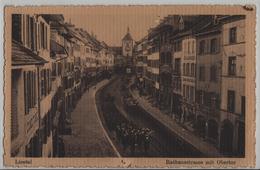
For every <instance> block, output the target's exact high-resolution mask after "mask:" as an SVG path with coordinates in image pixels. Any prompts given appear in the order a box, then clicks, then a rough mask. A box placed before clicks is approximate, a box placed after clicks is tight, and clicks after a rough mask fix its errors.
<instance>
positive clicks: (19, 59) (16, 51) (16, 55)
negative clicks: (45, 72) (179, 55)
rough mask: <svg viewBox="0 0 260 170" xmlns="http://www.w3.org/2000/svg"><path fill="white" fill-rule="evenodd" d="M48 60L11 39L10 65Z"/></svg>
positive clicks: (32, 63) (39, 62)
mask: <svg viewBox="0 0 260 170" xmlns="http://www.w3.org/2000/svg"><path fill="white" fill-rule="evenodd" d="M47 62H48V61H46V60H44V59H43V58H41V57H40V56H38V55H36V54H35V53H33V52H32V51H31V50H30V49H27V48H25V47H23V46H22V45H21V44H20V43H19V42H17V41H14V40H13V41H12V65H14V66H15V65H34V64H44V63H47Z"/></svg>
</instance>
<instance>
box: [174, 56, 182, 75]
mask: <svg viewBox="0 0 260 170" xmlns="http://www.w3.org/2000/svg"><path fill="white" fill-rule="evenodd" d="M174 64H175V72H176V73H177V74H180V73H181V68H180V64H181V61H180V59H175V63H174Z"/></svg>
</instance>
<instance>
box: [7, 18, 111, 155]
mask: <svg viewBox="0 0 260 170" xmlns="http://www.w3.org/2000/svg"><path fill="white" fill-rule="evenodd" d="M10 43H11V44H12V56H11V58H12V73H11V76H12V80H11V81H12V82H11V139H10V140H11V156H13V157H14V156H22V157H56V156H59V155H58V154H59V153H58V150H59V148H58V146H61V145H59V142H60V138H59V135H63V134H68V133H70V127H69V125H70V123H71V120H70V118H71V111H72V110H73V107H74V106H75V104H76V102H77V99H79V97H80V96H81V94H82V92H83V91H84V89H86V87H87V86H88V85H89V83H91V82H93V81H97V80H98V79H100V78H101V76H103V75H104V73H107V72H111V71H112V70H113V65H114V53H113V51H112V49H111V48H110V47H109V46H108V45H107V44H106V43H105V42H101V41H98V40H97V38H96V36H94V35H91V34H89V33H88V32H87V31H85V30H83V29H79V28H76V27H75V26H74V25H73V24H71V23H68V22H65V20H64V17H63V15H59V14H55V15H31V14H30V15H29V14H13V15H12V42H10Z"/></svg>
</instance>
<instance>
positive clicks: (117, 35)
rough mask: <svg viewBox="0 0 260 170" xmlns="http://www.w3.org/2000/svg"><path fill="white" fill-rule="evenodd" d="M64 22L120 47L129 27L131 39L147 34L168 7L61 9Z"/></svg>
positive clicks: (168, 12) (167, 11)
mask: <svg viewBox="0 0 260 170" xmlns="http://www.w3.org/2000/svg"><path fill="white" fill-rule="evenodd" d="M65 11H66V13H64V14H63V15H64V18H65V21H67V22H68V21H71V23H72V24H74V25H75V26H76V27H78V28H82V29H85V30H87V31H88V32H89V33H92V32H93V33H94V34H95V35H96V36H97V39H98V40H100V41H105V42H106V43H107V44H108V45H110V46H121V40H122V38H123V36H124V35H125V34H126V32H127V27H129V29H130V33H131V35H132V38H133V39H134V40H135V41H138V40H140V39H142V38H143V37H144V36H145V35H147V32H148V29H149V28H150V27H154V26H156V25H157V24H158V23H159V20H160V19H162V18H163V17H165V16H167V15H168V14H170V13H171V9H169V8H166V7H165V8H154V7H150V8H149V7H148V8H147V6H146V8H143V7H136V6H135V7H133V6H124V7H123V6H118V7H111V6H110V7H104V6H99V7H97V6H96V7H93V6H92V7H84V8H83V7H81V8H70V9H68V10H65Z"/></svg>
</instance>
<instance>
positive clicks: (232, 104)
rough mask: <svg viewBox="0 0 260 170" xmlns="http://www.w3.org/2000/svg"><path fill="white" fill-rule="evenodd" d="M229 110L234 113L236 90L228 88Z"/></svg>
mask: <svg viewBox="0 0 260 170" xmlns="http://www.w3.org/2000/svg"><path fill="white" fill-rule="evenodd" d="M227 102H228V103H227V110H228V112H231V113H234V112H235V91H233V90H228V93H227Z"/></svg>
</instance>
